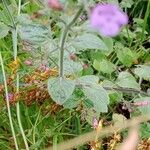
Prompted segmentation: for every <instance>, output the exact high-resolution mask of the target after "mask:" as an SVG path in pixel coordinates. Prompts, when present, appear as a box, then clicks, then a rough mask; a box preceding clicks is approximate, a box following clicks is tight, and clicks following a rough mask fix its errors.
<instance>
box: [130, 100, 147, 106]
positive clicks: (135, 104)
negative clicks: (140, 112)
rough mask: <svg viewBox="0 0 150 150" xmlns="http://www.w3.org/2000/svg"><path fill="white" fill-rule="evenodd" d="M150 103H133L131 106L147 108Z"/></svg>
mask: <svg viewBox="0 0 150 150" xmlns="http://www.w3.org/2000/svg"><path fill="white" fill-rule="evenodd" d="M149 104H150V103H149V102H148V101H140V102H135V103H134V104H133V105H134V106H147V105H149Z"/></svg>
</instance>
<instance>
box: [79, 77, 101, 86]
mask: <svg viewBox="0 0 150 150" xmlns="http://www.w3.org/2000/svg"><path fill="white" fill-rule="evenodd" d="M98 81H99V78H98V77H97V76H94V75H86V76H82V77H80V78H78V79H77V84H82V85H85V86H86V85H93V84H98Z"/></svg>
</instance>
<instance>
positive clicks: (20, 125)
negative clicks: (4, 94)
mask: <svg viewBox="0 0 150 150" xmlns="http://www.w3.org/2000/svg"><path fill="white" fill-rule="evenodd" d="M20 9H21V0H19V5H18V16H19V15H20ZM12 18H13V17H12ZM12 41H13V51H14V61H16V60H17V51H18V50H17V43H18V40H17V26H16V27H15V29H13V30H12ZM16 93H17V94H18V93H19V73H18V72H17V73H16ZM16 111H17V120H18V124H19V128H20V131H21V134H22V137H23V141H24V144H25V147H26V150H29V146H28V142H27V139H26V136H25V133H24V130H23V127H22V123H21V117H20V106H19V102H17V104H16Z"/></svg>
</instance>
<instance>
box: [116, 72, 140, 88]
mask: <svg viewBox="0 0 150 150" xmlns="http://www.w3.org/2000/svg"><path fill="white" fill-rule="evenodd" d="M116 83H117V85H119V86H120V87H123V88H132V89H140V86H139V84H138V83H137V82H136V80H135V78H134V77H133V76H132V75H131V74H130V73H128V72H121V73H120V74H119V76H118V78H117V80H116Z"/></svg>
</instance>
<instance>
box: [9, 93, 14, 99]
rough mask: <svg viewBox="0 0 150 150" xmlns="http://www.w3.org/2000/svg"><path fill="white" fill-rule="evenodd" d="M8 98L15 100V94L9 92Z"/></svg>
mask: <svg viewBox="0 0 150 150" xmlns="http://www.w3.org/2000/svg"><path fill="white" fill-rule="evenodd" d="M8 98H9V101H13V99H14V94H13V93H8Z"/></svg>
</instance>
